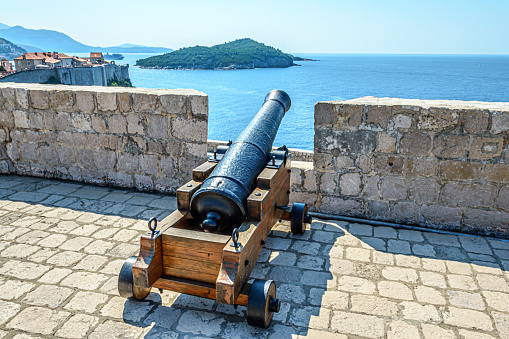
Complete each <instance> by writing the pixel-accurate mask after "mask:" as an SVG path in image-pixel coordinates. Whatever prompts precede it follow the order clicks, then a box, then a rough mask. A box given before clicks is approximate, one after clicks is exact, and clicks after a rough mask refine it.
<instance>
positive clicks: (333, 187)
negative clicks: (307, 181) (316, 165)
mask: <svg viewBox="0 0 509 339" xmlns="http://www.w3.org/2000/svg"><path fill="white" fill-rule="evenodd" d="M338 180H339V175H338V174H336V173H323V174H322V175H321V177H320V188H319V189H320V191H321V192H322V193H325V194H336V193H337V192H338Z"/></svg>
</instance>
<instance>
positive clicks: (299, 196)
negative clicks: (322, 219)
mask: <svg viewBox="0 0 509 339" xmlns="http://www.w3.org/2000/svg"><path fill="white" fill-rule="evenodd" d="M316 199H317V197H316V194H315V193H308V192H295V191H291V192H290V203H294V202H300V203H304V204H307V205H308V208H309V209H310V210H311V211H315V210H316V208H315V205H316Z"/></svg>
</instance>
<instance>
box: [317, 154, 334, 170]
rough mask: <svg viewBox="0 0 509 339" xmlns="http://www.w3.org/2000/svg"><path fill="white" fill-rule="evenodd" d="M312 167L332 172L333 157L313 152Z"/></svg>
mask: <svg viewBox="0 0 509 339" xmlns="http://www.w3.org/2000/svg"><path fill="white" fill-rule="evenodd" d="M313 166H314V167H315V168H317V169H319V170H332V169H334V168H335V157H334V156H333V155H332V154H328V153H321V152H318V151H315V152H314V153H313Z"/></svg>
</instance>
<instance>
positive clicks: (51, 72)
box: [0, 64, 129, 86]
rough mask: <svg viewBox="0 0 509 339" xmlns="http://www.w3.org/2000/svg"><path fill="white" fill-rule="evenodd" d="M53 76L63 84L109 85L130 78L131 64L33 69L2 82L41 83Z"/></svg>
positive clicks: (0, 80)
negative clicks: (111, 81) (114, 81)
mask: <svg viewBox="0 0 509 339" xmlns="http://www.w3.org/2000/svg"><path fill="white" fill-rule="evenodd" d="M51 77H53V78H55V79H56V80H58V81H59V82H60V83H62V84H63V85H77V86H107V85H108V81H110V80H116V81H119V80H121V79H124V80H128V79H129V66H119V65H115V64H106V65H102V66H95V67H69V68H51V69H33V70H27V71H23V72H18V73H13V74H10V75H8V76H6V77H3V78H1V79H0V82H15V83H35V84H40V83H43V82H47V81H49V80H50V78H51Z"/></svg>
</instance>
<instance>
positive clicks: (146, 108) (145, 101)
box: [132, 93, 157, 113]
mask: <svg viewBox="0 0 509 339" xmlns="http://www.w3.org/2000/svg"><path fill="white" fill-rule="evenodd" d="M132 97H133V109H134V111H135V112H144V113H153V112H154V111H155V109H156V98H157V97H156V96H155V95H154V94H147V93H133V94H132Z"/></svg>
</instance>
